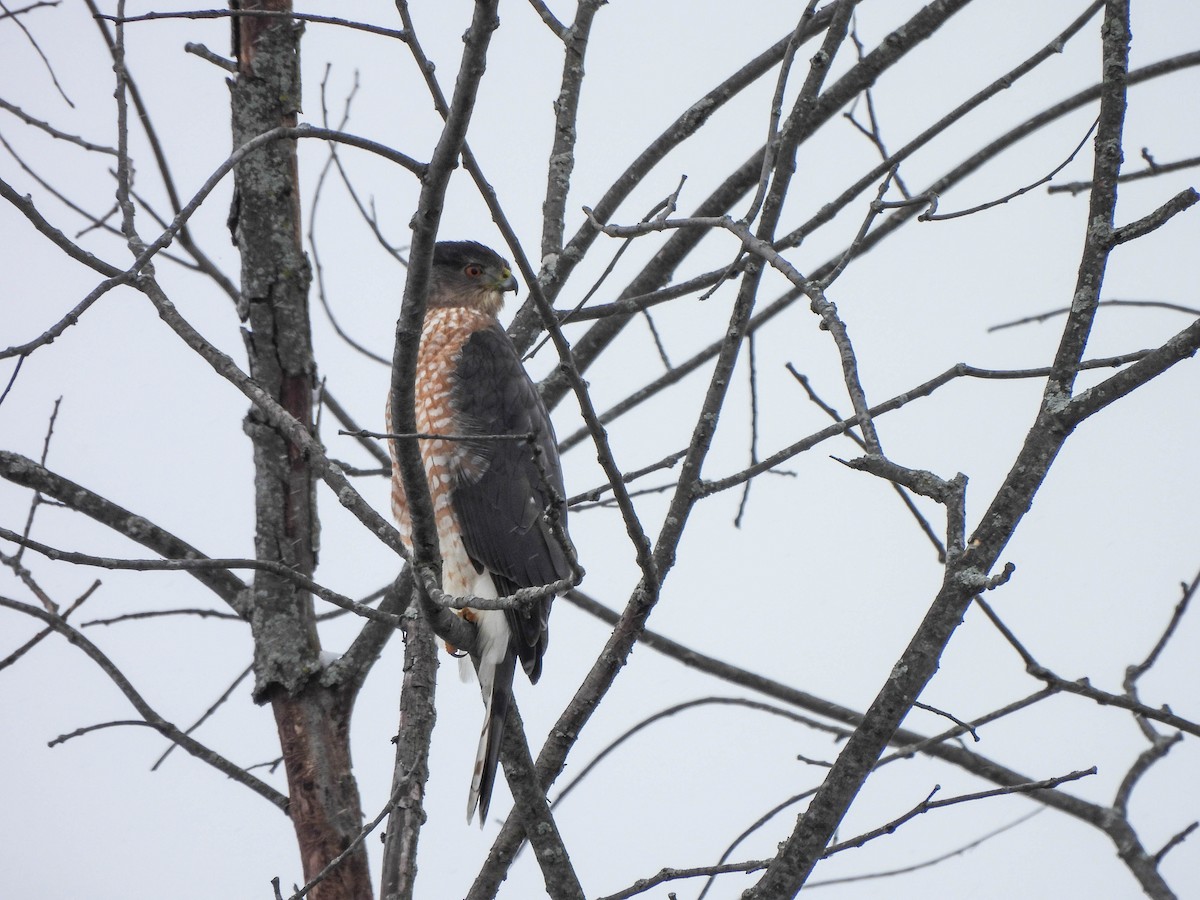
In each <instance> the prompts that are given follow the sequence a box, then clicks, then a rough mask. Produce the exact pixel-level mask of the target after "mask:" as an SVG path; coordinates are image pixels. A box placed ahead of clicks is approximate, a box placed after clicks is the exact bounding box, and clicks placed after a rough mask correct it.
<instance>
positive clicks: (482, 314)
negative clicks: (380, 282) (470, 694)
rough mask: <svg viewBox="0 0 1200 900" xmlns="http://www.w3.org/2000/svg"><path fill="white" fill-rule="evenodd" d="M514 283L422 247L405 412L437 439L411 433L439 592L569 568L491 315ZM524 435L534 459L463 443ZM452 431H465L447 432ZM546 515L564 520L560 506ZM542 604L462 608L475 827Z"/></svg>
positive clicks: (483, 266) (558, 476) (521, 448)
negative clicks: (474, 728) (477, 706)
mask: <svg viewBox="0 0 1200 900" xmlns="http://www.w3.org/2000/svg"><path fill="white" fill-rule="evenodd" d="M516 289H517V281H516V279H515V278H513V276H512V272H511V271H510V270H509V266H508V263H507V262H505V261H504V260H503V259H502V258H501V257H500V256H499V255H497V254H496V253H495V252H494V251H492V250H490V249H488V248H487V247H485V246H483V245H482V244H477V243H475V242H474V241H448V242H442V243H439V244H437V246H436V247H435V248H434V252H433V268H432V271H431V273H430V281H429V294H428V300H427V306H426V311H425V323H424V327H423V328H422V330H421V345H420V350H419V352H418V355H417V378H416V396H415V399H416V407H415V410H414V411H415V413H416V425H417V431H418V433H424V434H440V435H447V436H448V437H447V438H444V439H443V438H436V439H422V440H421V441H420V449H421V457H422V459H423V461H424V463H425V475H426V477H427V479H428V482H429V493H430V496H431V497H432V499H433V509H434V515H435V517H436V520H437V533H438V541H439V544H440V549H441V554H442V589H443V590H444V591H445V592H446V593H447V594H452V595H456V596H466V595H471V596H475V597H500V596H504V595H507V594H511V593H513V592H514V591H516V590H517V589H518V588H523V587H537V586H541V585H545V584H549V583H551V582H553V581H557V580H559V579H562V578H567V577H569V576H570V574H571V566H570V564H569V563H568V561H567V553H566V552H565V550H564V548H563V545H562V542H560V541H559V540H558V539H556V538H555V535H554V533H553V528H552V525H551V519H550V518H549V516H550V515H551V506H552V504H553V503H554V502H555V500H556V499H557V500H561V498H562V497H563V496H564V494H563V482H562V469H561V467H560V465H559V459H558V450H557V448H556V446H555V439H554V429H553V428H552V427H551V425H550V418H549V416H547V414H546V407H545V406H544V405H543V404H542V400H541V397H540V396H539V395H538V392H537V389H536V388H535V387H534V385H533V382H531V381H530V380H529V376H528V375H527V374H526V373H525V369H524V367H523V366H522V365H521V360H520V357H519V356H518V355H517V351H516V348H515V347H514V346H513V344H512V341H510V340H509V338H508V335H507V334H505V332H504V329H502V328H501V327H500V324H499V323H498V322H497V320H496V315H497V313H499V311H500V307H501V306H502V305H503V302H504V299H503V294H504V292H505V291H515V290H516ZM388 418H389V420H390V418H391V402H390V398H389V403H388ZM389 430H390V425H389ZM526 434H532V435H534V436H535V437H534V444H535V445H536V447H537V448H539V449H540V454H539V455H540V462H539V460H537V459H535V450H534V447H533V446H531V445H530V443H529V442H528V441H521V440H470V439H469V436H472V435H475V436H480V437H484V436H491V435H526ZM461 436H468V439H467V440H461V439H455V438H456V437H461ZM391 451H392V511H393V512H394V514H395V516H396V519H397V521H398V522H399V524H400V533H401V535H402V537H403V538H404V541H405V543H406V544H408V545H409V546H410V547H411V534H412V524H411V521H410V519H409V515H408V504H407V501H406V498H405V495H404V486H403V484H402V483H401V480H400V470H399V467H398V465H397V464H396V448H395V446H394V445H393V446H392V447H391ZM554 514H556V515H557V517H558V521H559V522H561V523H562V524H563V525H564V527H565V523H566V520H565V510H564V509H559V510H557V511H556V512H555V513H554ZM562 534H563V535H564V536H565V531H563V532H562ZM552 600H553V597H546V598H545V599H543V600H540V601H538V602H536V603H534V604H532V605H531V606H529V607H526V608H523V609H522V610H520V611H518V610H512V609H509V610H464V611H463V616H464V618H467V619H468V620H470V621H472V622H474V623H475V624H476V626H477V627H478V629H479V641H478V654H477V658H476V660H475V663H476V671H477V673H478V676H479V683H480V687H481V688H482V691H483V698H484V704H485V706H486V712H485V714H484V721H483V730H482V733H481V734H480V737H479V748H478V751H477V754H476V758H475V771H474V775H473V777H472V779H471V792H470V796H469V798H468V800H467V820H468V821H470V820H471V818H472V817H473V816H474V813H475V809H476V807H477V806H478V807H479V809H480V823H479V824H480V825H481V826H482V825H483V822H484V820H485V819H486V817H487V811H488V805H489V803H490V802H491V796H492V786H493V784H494V782H495V778H496V763H497V761H498V760H499V756H500V741H501V738H502V737H503V734H504V720H505V717H506V715H507V713H508V706H509V700H510V698H511V695H512V680H513V672H514V671H515V668H516V660H517V659H518V658H520V660H521V665H522V667H523V668H524V669H525V673H526V674H527V675H528V676H529V680H530V681H531V682H536V681H537V680H538V676H539V675H540V674H541V671H542V654H544V653H545V652H546V642H547V639H548V631H547V625H546V622H547V617H548V616H549V613H550V603H551V601H552Z"/></svg>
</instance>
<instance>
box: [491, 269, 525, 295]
mask: <svg viewBox="0 0 1200 900" xmlns="http://www.w3.org/2000/svg"><path fill="white" fill-rule="evenodd" d="M518 288H520V285H519V284H518V283H517V279H516V278H514V277H513V273H512V272H511V271H509V268H508V266H505V267H504V268H503V269H501V270H500V278H499V280H497V282H496V290H498V291H500V293H504V292H505V291H512V292H513V293H514V294H515V293H516V292H517V289H518Z"/></svg>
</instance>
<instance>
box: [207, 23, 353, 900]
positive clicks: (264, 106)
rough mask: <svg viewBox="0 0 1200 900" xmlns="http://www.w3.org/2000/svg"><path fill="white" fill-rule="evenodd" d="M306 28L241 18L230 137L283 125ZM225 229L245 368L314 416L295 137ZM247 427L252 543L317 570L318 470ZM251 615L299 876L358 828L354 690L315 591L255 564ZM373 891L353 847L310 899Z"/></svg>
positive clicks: (248, 182)
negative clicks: (332, 649) (326, 655)
mask: <svg viewBox="0 0 1200 900" xmlns="http://www.w3.org/2000/svg"><path fill="white" fill-rule="evenodd" d="M238 6H239V8H240V9H242V10H255V9H261V10H266V11H272V12H283V13H290V12H291V2H290V0H243V2H241V3H240V4H238ZM300 33H301V32H300V28H299V27H298V25H297V23H295V22H293V21H292V20H291V19H288V18H283V17H262V18H257V17H253V16H241V17H238V18H235V19H234V48H235V52H236V54H237V58H238V74H237V78H236V80H235V82H234V84H233V86H232V107H233V109H232V117H233V144H234V146H235V147H237V146H240V145H241V144H244V143H245V142H246V141H247V140H249V139H250V138H253V137H255V136H256V135H259V134H262V133H263V132H265V131H268V130H270V129H271V128H275V127H278V126H280V125H295V124H296V114H297V112H298V111H299V108H300V67H299V41H300ZM234 185H235V193H234V205H233V210H232V211H231V214H230V227H231V229H232V232H233V236H234V241H235V242H236V243H237V245H238V249H239V251H240V253H241V259H242V297H241V306H240V309H239V312H240V314H241V315H242V318H243V320H244V321H246V322H247V324H248V328H247V330H246V349H247V354H248V356H249V364H250V373H251V375H252V376H253V377H254V379H255V380H256V381H257V382H258V383H259V384H260V385H261V386H262V387H263V388H264V389H265V390H266V391H268V392H269V393H270V394H271V396H273V397H274V398H275V399H276V400H278V401H279V402H280V403H281V404H282V405H283V406H284V408H286V409H287V410H288V411H289V412H290V413H291V414H292V415H293V416H295V417H296V418H297V419H298V420H299V421H300V422H302V423H304V424H305V425H307V426H309V427H311V425H312V421H313V410H312V407H313V396H314V388H315V386H316V384H317V378H316V363H315V361H314V359H313V351H312V334H311V328H310V324H309V317H308V287H309V282H310V280H311V273H310V269H309V265H308V260H307V258H306V257H305V255H304V247H303V243H302V240H301V229H300V203H299V182H298V169H297V161H296V146H295V142H294V141H278V142H275V143H271V144H268V145H267V146H266V147H264V148H263V149H262V150H261V151H260V152H257V153H254V154H251V155H250V156H248V157H247V158H246V159H245V160H244V161H243V162H242V163H240V164H239V165H238V167H237V169H236V171H235V181H234ZM245 430H246V433H247V434H248V435H249V436H250V440H251V442H252V443H253V446H254V467H255V476H254V484H255V509H256V516H257V518H256V530H255V552H256V555H257V557H258V558H259V559H265V560H272V561H276V562H280V563H283V564H285V565H287V566H288V567H290V568H292V569H294V570H295V571H297V572H300V573H303V574H305V575H309V576H311V575H312V574H313V571H314V569H315V568H316V561H317V538H318V519H317V510H316V494H315V482H314V479H313V477H312V474H311V473H310V471H309V468H308V466H307V464H306V461H305V459H304V458H303V455H302V454H301V453H300V452H299V451H298V450H297V448H296V447H294V446H292V445H291V444H289V443H288V441H287V440H286V438H285V437H284V436H283V435H282V434H280V433H279V432H278V431H276V430H275V429H274V428H272V427H271V426H270V425H269V424H268V423H267V422H266V421H265V420H264V419H263V417H262V416H261V415H260V414H259V413H258V412H257V411H256V410H255V409H253V408H252V409H251V410H250V412H249V414H248V415H247V416H246V420H245ZM250 625H251V629H252V631H253V635H254V673H255V687H254V695H255V698H256V699H257V700H258V701H259V702H261V703H270V704H271V705H272V707H273V709H274V713H275V721H276V725H277V727H278V731H279V740H280V746H281V748H282V751H283V761H284V767H285V769H286V772H287V780H288V794H289V808H288V812H289V815H290V816H291V818H292V822H293V825H294V827H295V829H296V838H297V843H298V845H299V850H300V858H301V860H302V863H303V870H304V877H305V880H311V879H312V878H313V877H314V876H315V875H317V874H318V873H319V872H321V870H322V869H323V868H324V867H325V866H326V865H327V864H328V863H329V861H330V860H331V859H333V857H335V856H337V855H338V854H339V853H340V852H342V851H343V850H344V849H345V848H346V847H347V846H348V845H349V844H350V842H351V841H352V840H353V839H354V838H355V836H356V835H357V834H358V831H359V829H360V827H361V824H362V808H361V804H360V801H359V796H358V787H357V785H356V784H355V781H354V777H353V774H352V769H351V764H350V744H349V720H350V710H351V705H352V700H351V698H350V697H349V695H348V694H347V693H346V692H344V691H343V690H341V689H331V688H328V687H324V686H322V685H321V684H320V681H319V679H318V678H316V677H314V676H316V675H318V674H319V672H320V670H321V667H320V663H319V656H318V654H319V652H320V644H319V642H318V639H317V632H316V626H315V622H314V613H313V603H312V598H311V596H309V594H308V593H307V592H306V591H303V590H300V589H298V588H297V587H296V586H295V585H294V584H292V583H291V582H290V581H287V580H284V579H281V578H279V577H277V576H274V575H272V574H270V573H265V572H258V573H256V575H255V578H254V596H253V603H252V606H251V615H250ZM371 895H372V891H371V883H370V877H369V872H368V869H367V858H366V852H365V851H364V850H363V849H362V848H361V847H359V848H358V849H357V850H356V851H355V852H354V853H352V854H350V855H349V856H348V857H347V858H346V859H345V860H343V861H342V862H341V864H339V866H338V867H337V869H336V870H335V871H334V872H332V873H330V875H329V876H327V877H326V878H324V879H323V880H322V881H321V883H320V884H319V885H318V886H317V887H316V888H315V889H314V891H313V892H312V894H311V895H310V896H312V897H313V898H316V900H364V898H369V897H371Z"/></svg>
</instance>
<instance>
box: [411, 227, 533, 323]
mask: <svg viewBox="0 0 1200 900" xmlns="http://www.w3.org/2000/svg"><path fill="white" fill-rule="evenodd" d="M516 289H517V279H515V278H514V277H513V274H512V270H511V268H510V267H509V264H508V261H507V260H505V259H504V258H503V257H502V256H500V254H498V253H497V252H496V251H495V250H492V249H490V248H488V247H485V246H483V244H479V243H476V242H475V241H439V242H438V243H437V244H436V245H435V246H434V248H433V268H432V269H431V270H430V273H429V306H430V307H431V308H432V307H438V306H463V307H467V308H470V309H480V310H483V311H484V312H486V313H488V314H490V315H493V316H494V315H496V314H497V313H499V312H500V307H501V306H503V305H504V292H505V291H516Z"/></svg>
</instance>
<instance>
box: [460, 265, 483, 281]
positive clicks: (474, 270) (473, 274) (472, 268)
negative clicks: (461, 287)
mask: <svg viewBox="0 0 1200 900" xmlns="http://www.w3.org/2000/svg"><path fill="white" fill-rule="evenodd" d="M463 271H464V272H466V273H467V277H469V278H478V277H479V276H480V275H482V274H483V266H481V265H478V264H476V263H469V264H468V265H467V267H466V268H465V269H463Z"/></svg>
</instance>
